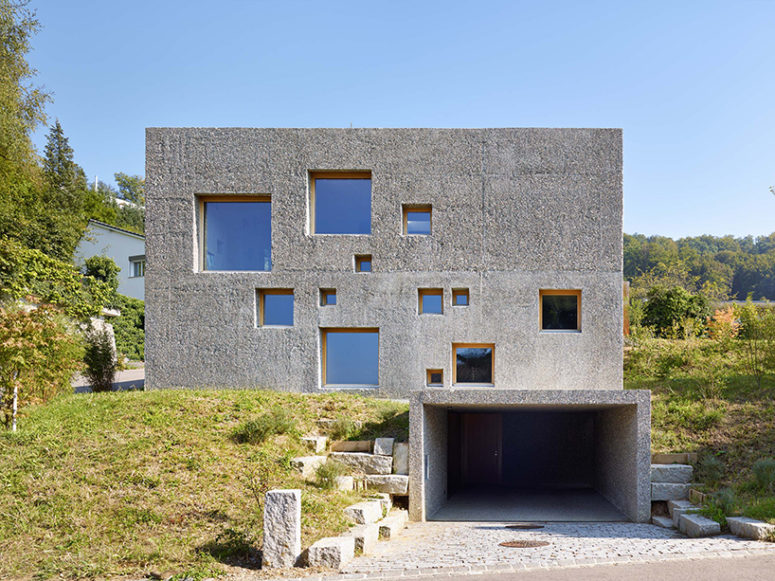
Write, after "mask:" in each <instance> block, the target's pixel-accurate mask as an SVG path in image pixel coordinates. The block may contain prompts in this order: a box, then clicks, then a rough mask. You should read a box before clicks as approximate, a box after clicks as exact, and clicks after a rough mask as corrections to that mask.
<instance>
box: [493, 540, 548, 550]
mask: <svg viewBox="0 0 775 581" xmlns="http://www.w3.org/2000/svg"><path fill="white" fill-rule="evenodd" d="M548 544H549V543H547V542H546V541H505V542H503V543H501V544H500V546H501V547H510V548H512V549H532V548H534V547H545V546H547V545H548Z"/></svg>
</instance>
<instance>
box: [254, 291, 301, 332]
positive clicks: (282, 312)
mask: <svg viewBox="0 0 775 581" xmlns="http://www.w3.org/2000/svg"><path fill="white" fill-rule="evenodd" d="M263 301H264V320H263V321H262V323H261V324H262V325H288V326H291V325H293V294H273V293H264V294H263Z"/></svg>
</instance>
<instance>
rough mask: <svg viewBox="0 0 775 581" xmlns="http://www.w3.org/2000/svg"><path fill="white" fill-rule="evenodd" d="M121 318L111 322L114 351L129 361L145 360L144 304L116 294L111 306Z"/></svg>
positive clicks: (138, 300)
mask: <svg viewBox="0 0 775 581" xmlns="http://www.w3.org/2000/svg"><path fill="white" fill-rule="evenodd" d="M112 306H114V307H116V308H117V309H118V310H120V311H121V316H120V317H116V318H115V319H112V320H111V323H112V324H113V332H114V333H115V336H116V349H117V350H118V352H119V353H121V354H123V355H125V356H126V357H128V358H129V359H133V360H135V361H142V360H144V359H145V303H143V301H141V300H140V299H135V298H132V297H127V296H124V295H120V294H117V295H116V298H115V299H114V301H113V305H112Z"/></svg>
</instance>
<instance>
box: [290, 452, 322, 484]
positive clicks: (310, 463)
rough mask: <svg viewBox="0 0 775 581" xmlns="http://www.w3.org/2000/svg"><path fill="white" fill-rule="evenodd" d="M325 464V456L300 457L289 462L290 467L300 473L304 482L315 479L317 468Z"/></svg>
mask: <svg viewBox="0 0 775 581" xmlns="http://www.w3.org/2000/svg"><path fill="white" fill-rule="evenodd" d="M325 463H326V457H325V456H301V457H299V458H294V459H293V460H291V466H292V467H293V468H295V469H296V470H298V471H299V472H301V475H302V477H304V479H305V480H312V479H313V478H315V476H316V471H317V469H318V467H319V466H322V465H323V464H325Z"/></svg>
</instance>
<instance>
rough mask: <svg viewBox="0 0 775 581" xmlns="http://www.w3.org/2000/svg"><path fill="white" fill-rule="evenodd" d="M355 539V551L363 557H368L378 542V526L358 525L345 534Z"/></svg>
mask: <svg viewBox="0 0 775 581" xmlns="http://www.w3.org/2000/svg"><path fill="white" fill-rule="evenodd" d="M347 534H348V535H349V536H351V537H352V538H353V539H355V549H356V550H357V551H360V552H361V553H363V554H364V555H368V554H369V553H371V552H372V551H373V550H374V547H376V546H377V541H379V525H377V524H375V523H372V524H368V525H358V526H357V527H353V528H352V529H350V531H349V533H347Z"/></svg>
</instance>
